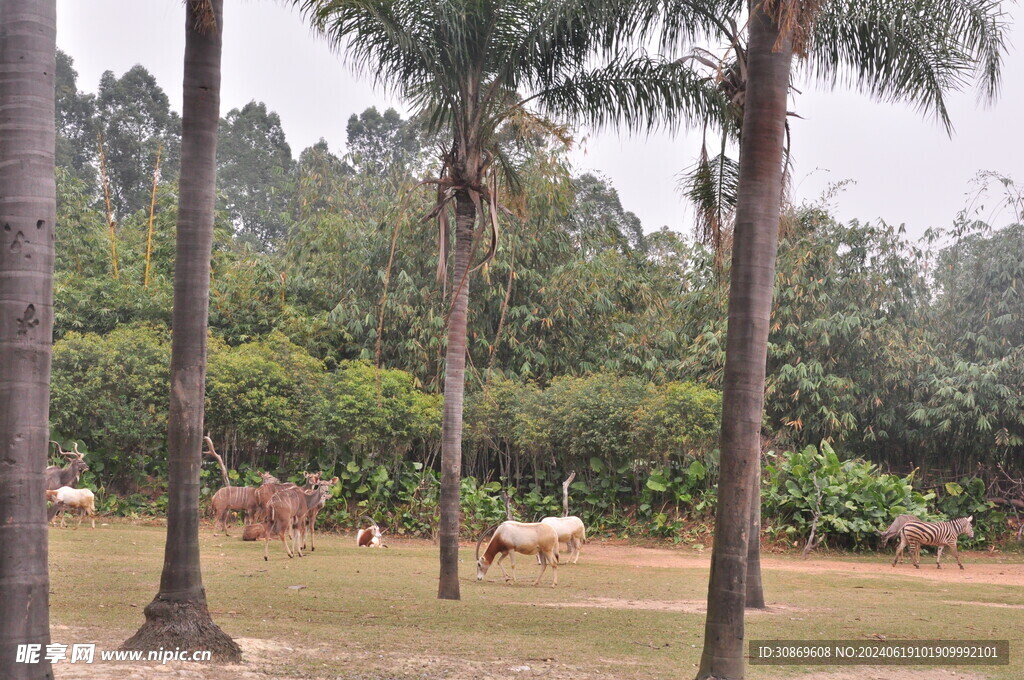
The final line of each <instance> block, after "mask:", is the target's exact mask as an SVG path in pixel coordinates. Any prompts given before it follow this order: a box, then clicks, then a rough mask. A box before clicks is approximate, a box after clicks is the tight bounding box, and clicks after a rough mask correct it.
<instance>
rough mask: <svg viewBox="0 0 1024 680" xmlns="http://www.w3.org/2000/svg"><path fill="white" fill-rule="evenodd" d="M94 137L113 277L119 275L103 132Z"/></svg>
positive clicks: (116, 277)
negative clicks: (96, 142)
mask: <svg viewBox="0 0 1024 680" xmlns="http://www.w3.org/2000/svg"><path fill="white" fill-rule="evenodd" d="M96 139H97V141H98V142H99V145H100V175H101V176H102V177H103V198H104V199H105V200H106V202H107V226H108V227H110V261H111V263H112V264H113V266H114V278H115V279H118V278H120V276H119V275H118V272H117V233H116V232H115V231H114V217H113V215H112V214H111V210H110V189H109V187H108V186H107V155H106V153H104V151H103V133H102V132H98V133H96Z"/></svg>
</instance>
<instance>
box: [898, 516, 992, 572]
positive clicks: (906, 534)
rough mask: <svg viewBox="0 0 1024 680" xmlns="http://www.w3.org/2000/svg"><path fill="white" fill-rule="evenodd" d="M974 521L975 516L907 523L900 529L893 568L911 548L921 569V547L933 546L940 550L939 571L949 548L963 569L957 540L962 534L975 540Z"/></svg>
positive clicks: (916, 564)
mask: <svg viewBox="0 0 1024 680" xmlns="http://www.w3.org/2000/svg"><path fill="white" fill-rule="evenodd" d="M973 521H974V515H971V516H970V517H960V518H959V519H952V520H949V521H948V522H907V523H906V524H905V525H903V528H902V529H900V545H899V547H898V548H896V557H895V558H893V560H892V566H894V567H895V566H896V560H898V559H899V558H900V556H901V555H902V554H903V548H905V547H907V546H910V557H911V559H912V560H913V562H914V567H915V568H917V569H920V568H921V546H922V545H933V546H936V547H937V548H938V549H937V550H936V551H935V567H936V568H937V569H942V564H941V563H940V562H939V560H940V559H941V558H942V549H943V548H949V551H950V552H951V553H953V557H954V558H955V559H956V563H957V564H958V565H960V568H961V569H963V568H964V565H963V563H962V562H961V561H960V555H959V554H957V551H956V539H957V538H959V537H960V534H965V535H966V536H967V537H968V538H974V527H973V526H972V525H971V522H973Z"/></svg>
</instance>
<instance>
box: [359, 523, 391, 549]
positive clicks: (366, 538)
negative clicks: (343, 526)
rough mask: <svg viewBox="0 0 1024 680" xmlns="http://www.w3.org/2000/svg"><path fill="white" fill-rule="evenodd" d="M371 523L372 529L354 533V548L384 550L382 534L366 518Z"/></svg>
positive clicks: (363, 529)
mask: <svg viewBox="0 0 1024 680" xmlns="http://www.w3.org/2000/svg"><path fill="white" fill-rule="evenodd" d="M366 519H369V520H370V521H371V522H373V526H372V527H363V528H361V529H360V530H359V531H357V532H356V546H357V547H359V548H386V547H387V546H386V545H384V532H383V531H381V528H380V527H379V526H377V523H376V522H374V521H373V520H372V519H370V518H369V517H367V518H366Z"/></svg>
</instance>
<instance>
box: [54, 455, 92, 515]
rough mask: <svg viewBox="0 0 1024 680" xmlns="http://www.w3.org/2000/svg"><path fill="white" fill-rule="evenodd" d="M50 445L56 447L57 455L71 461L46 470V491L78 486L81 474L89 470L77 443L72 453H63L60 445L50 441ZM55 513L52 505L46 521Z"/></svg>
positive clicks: (55, 510)
mask: <svg viewBox="0 0 1024 680" xmlns="http://www.w3.org/2000/svg"><path fill="white" fill-rule="evenodd" d="M50 443H51V444H55V445H56V446H57V453H59V454H60V455H62V456H66V457H68V458H70V459H71V460H70V461H69V462H68V464H67V465H65V466H64V467H58V466H56V465H50V466H49V467H47V468H46V489H47V490H48V491H56V490H57V489H59V488H61V487H64V486H67V487H71V488H72V489H73V488H75V486H77V485H78V480H79V479H80V478H81V476H82V473H83V472H85V471H86V470H88V469H89V465H88V464H87V463H86V462H85V454H84V453H81V452H80V451H79V450H78V442H75V444H74V451H65V450H64V449H62V448H61V447H60V444H58V443H57V442H55V441H53V440H52V439H51V440H50ZM56 512H57V504H56V503H54V504H53V506H52V507H51V508H50V510H49V511H48V512H47V516H46V519H47V521H49V520H51V519H53V516H54V515H55V514H56Z"/></svg>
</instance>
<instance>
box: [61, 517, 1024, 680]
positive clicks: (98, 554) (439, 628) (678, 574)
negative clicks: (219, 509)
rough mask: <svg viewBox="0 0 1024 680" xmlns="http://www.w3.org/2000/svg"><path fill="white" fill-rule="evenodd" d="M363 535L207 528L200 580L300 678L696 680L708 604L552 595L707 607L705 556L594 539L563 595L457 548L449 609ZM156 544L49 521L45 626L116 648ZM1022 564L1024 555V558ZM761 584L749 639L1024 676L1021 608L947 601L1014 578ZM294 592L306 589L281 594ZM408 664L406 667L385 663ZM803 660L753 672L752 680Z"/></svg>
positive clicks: (790, 575) (972, 596) (135, 615)
mask: <svg viewBox="0 0 1024 680" xmlns="http://www.w3.org/2000/svg"><path fill="white" fill-rule="evenodd" d="M239 533H240V531H239ZM353 543H354V541H353V540H352V539H351V537H349V536H323V537H322V538H320V539H319V540H318V546H319V547H318V549H317V551H316V552H315V553H312V554H311V555H308V556H307V557H303V558H301V559H299V558H295V559H292V560H289V559H288V558H287V557H286V556H285V555H284V552H283V550H282V549H281V545H280V542H272V543H271V546H270V561H269V562H264V560H263V545H262V542H257V543H243V542H242V541H241V540H240V539H239V538H238V537H237V536H235V537H230V538H229V537H223V536H221V537H212V536H211V535H210V529H209V526H204V527H203V528H202V530H201V545H202V555H203V579H204V583H205V586H206V592H207V596H208V599H209V605H210V609H211V611H212V612H213V614H214V619H215V620H216V621H217V622H218V623H219V624H220V625H221V626H222V627H223V628H224V629H225V630H226V631H227V632H228V633H229V634H230V635H232V636H234V637H239V638H267V639H274V640H278V641H280V642H282V643H284V644H286V645H289V646H292V647H296V648H302V649H304V650H306V652H305V653H303V654H300V655H296V656H295V658H292V659H288V660H287V661H288V663H287V664H283V665H281V666H276V665H275V667H274V669H273V670H274V674H275V675H284V676H293V677H317V676H320V675H324V674H329V675H330V677H346V678H347V677H352V678H384V677H389V678H390V677H400V678H405V677H417V678H421V677H422V678H434V677H468V676H469V674H470V669H475V668H476V666H474V664H480V665H481V666H484V667H486V665H487V664H488V663H489V662H490V661H491V660H494V659H498V668H497V669H496V671H501V672H495V676H496V677H499V676H507V675H509V672H508V668H510V667H512V666H518V665H529V666H531V667H532V668H538V667H541V668H547V667H552V668H553V669H554V670H555V671H556V674H558V675H562V674H564V673H571V674H572V675H573V676H574V677H575V678H587V677H615V678H642V679H651V680H654V679H661V678H665V679H668V678H672V679H673V680H676V679H678V678H686V677H691V676H692V675H693V672H694V671H695V669H696V664H697V663H698V661H699V657H700V649H701V644H702V640H703V633H704V616H703V614H700V613H687V612H682V611H655V610H643V609H626V608H601V607H595V606H588V607H570V606H564V607H562V606H560V607H552V606H543V605H548V604H552V603H564V604H573V603H579V602H581V601H587V600H591V599H592V598H615V599H620V600H630V601H644V600H654V601H676V600H692V601H701V600H703V599H704V598H705V597H706V594H707V561H706V560H704V561H703V562H702V563H698V564H700V565H701V566H698V567H693V568H676V567H640V566H635V565H623V564H616V563H613V562H612V561H602V560H601V559H600V558H599V557H598V556H595V555H594V554H593V553H591V554H590V556H589V557H588V551H587V549H586V548H585V549H584V552H583V556H582V557H581V559H580V564H579V565H576V566H573V565H568V566H563V567H562V568H561V569H559V572H560V573H559V586H558V587H557V588H554V589H552V588H550V587H546V586H547V584H549V583H550V580H549V577H550V571H549V572H548V573H547V574H545V578H544V581H543V587H540V588H533V587H531V586H530V584H531V583H532V581H533V577H534V576H535V574H536V569H537V567H536V566H535V565H534V564H532V563H531V562H530V561H529V560H528V559H524V558H522V557H520V558H519V562H518V563H519V569H518V570H517V572H518V576H519V578H520V582H519V584H517V585H515V586H507V585H505V584H504V583H501V582H500V571H499V570H498V569H497V568H495V569H494V570H493V571H492V572H491V573H490V574H489V575H488V579H489V580H488V581H485V582H483V583H478V582H477V581H476V580H475V572H474V564H473V552H472V547H468V548H464V549H463V551H462V560H463V561H462V565H461V574H462V598H463V599H462V600H461V601H460V602H447V601H439V600H437V599H436V588H437V570H438V568H437V550H436V548H434V547H433V546H430V545H429V544H427V543H404V544H397V545H393V546H392V548H391V549H389V550H367V549H358V548H356V547H354V545H353ZM163 547H164V531H163V529H162V528H161V527H148V526H131V525H126V524H114V525H111V526H103V527H101V528H98V529H97V530H95V531H92V530H90V529H88V528H87V527H86V528H83V529H80V530H77V531H72V530H52V531H51V533H50V564H51V591H52V594H51V597H50V603H51V621H52V623H53V624H55V625H58V626H71V627H73V629H74V633H73V634H74V636H75V637H76V638H81V637H82V636H85V635H92V636H94V637H98V638H99V639H100V640H102V641H104V642H106V643H108V644H109V645H110V646H113V645H116V644H118V643H119V642H120V641H121V640H123V639H125V638H127V637H128V636H130V635H131V634H132V633H133V632H134V631H135V630H136V629H137V628H138V626H139V625H140V624H141V622H142V608H143V607H144V606H145V605H146V604H147V603H148V602H149V601H150V600H151V599H152V597H153V595H154V594H155V593H156V591H157V588H158V584H159V577H160V569H161V567H162V562H163ZM688 554H689V553H688ZM880 559H882V560H884V558H883V557H882V556H874V557H858V558H856V559H853V560H850V562H851V568H852V566H854V565H855V564H856V563H860V562H870V561H873V562H874V563H877V562H878V561H879V560H880ZM793 561H794V562H797V561H798V560H797V559H796V558H794V559H793ZM1014 562H1015V564H1017V565H1019V564H1020V561H1019V558H1018V559H1017V560H1014ZM925 566H926V565H923V567H922V568H924V567H925ZM948 567H949V565H947V568H948ZM953 568H954V569H955V565H954V566H953ZM968 569H970V563H969V562H968ZM764 581H765V592H766V596H767V599H768V601H769V603H770V604H779V605H782V609H781V611H776V612H773V613H767V614H755V615H751V616H748V617H747V636H748V638H750V639H787V638H789V639H812V640H824V639H867V638H868V636H871V635H875V634H881V635H886V636H887V637H889V638H924V639H927V638H953V639H986V638H988V639H1006V638H1009V639H1010V640H1011V665H1010V666H984V667H964V669H963V670H965V671H970V672H973V673H975V674H976V675H977V676H980V677H991V678H996V679H1003V678H1005V679H1007V680H1009V679H1011V678H1020V677H1024V660H1022V658H1021V655H1020V651H1021V650H1024V639H1022V638H1024V608H995V607H985V606H978V605H951V604H947V603H945V602H944V601H946V600H955V601H968V602H994V603H1006V604H1015V605H1024V588H1022V587H1021V586H1019V585H1015V586H1010V585H1005V586H1004V585H992V584H983V583H961V582H955V583H954V582H938V581H929V580H925V579H919V578H914V577H912V576H909V575H900V574H899V573H894V574H892V575H891V576H890V575H888V574H884V575H879V574H866V573H861V572H852V571H842V570H840V571H830V572H825V573H823V572H801V571H793V570H772V569H766V571H765V574H764ZM294 585H303V586H305V588H303V589H301V590H292V589H289V588H288V586H294ZM68 634H70V633H68ZM62 637H63V635H59V634H57V633H56V632H55V634H54V641H55V642H64V643H68V642H79V641H83V640H82V639H75V640H66V639H62ZM101 646H102V645H101ZM340 658H345V659H349V660H353V659H354V660H355V661H353V663H354V664H355V665H356V668H355V669H354V670H344V669H343V668H341V667H339V665H338V663H337V661H338V659H340ZM398 659H401V660H402V662H403V663H402V665H401V666H400V667H396V666H395V664H393V663H392V662H394V661H396V660H398ZM410 660H411V661H410ZM416 660H422V661H423V663H421V664H418V663H416ZM282 661H284V660H282ZM428 662H429V663H428ZM435 662H436V664H435ZM430 664H435V665H433V666H431V665H430ZM385 668H386V669H388V670H387V671H386V672H385V671H384V670H383V669H385ZM431 668H434V670H431ZM326 669H330V670H329V672H328V671H327V670H326ZM441 669H447V670H441ZM453 669H454V670H453ZM459 669H461V672H460V671H459ZM501 669H504V670H503V671H502V670H501ZM801 670H802V669H799V668H786V667H782V668H780V667H767V668H766V667H751V668H750V669H749V672H748V677H750V678H755V679H756V678H767V677H779V676H782V675H786V674H792V673H799V672H801ZM818 670H824V669H822V668H819V669H818ZM893 670H897V669H893ZM345 673H347V674H345ZM434 673H436V674H434ZM474 674H475V675H479V674H478V673H476V672H474Z"/></svg>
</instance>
